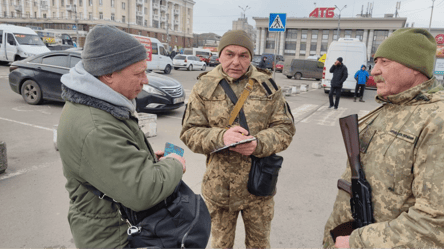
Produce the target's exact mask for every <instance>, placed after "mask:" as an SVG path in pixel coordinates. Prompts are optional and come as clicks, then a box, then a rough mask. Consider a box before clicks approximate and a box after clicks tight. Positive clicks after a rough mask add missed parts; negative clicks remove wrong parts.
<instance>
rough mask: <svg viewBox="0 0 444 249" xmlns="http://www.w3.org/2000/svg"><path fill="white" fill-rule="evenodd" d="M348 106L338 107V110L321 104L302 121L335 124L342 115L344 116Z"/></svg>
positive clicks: (326, 124)
mask: <svg viewBox="0 0 444 249" xmlns="http://www.w3.org/2000/svg"><path fill="white" fill-rule="evenodd" d="M346 110H347V108H338V109H337V110H335V109H332V108H328V107H327V106H326V105H324V106H321V108H319V109H318V110H316V112H314V113H313V114H311V115H310V116H308V117H307V118H305V119H304V120H302V121H301V122H302V123H316V124H318V125H324V126H335V124H336V123H338V120H339V118H340V117H342V116H344V112H345V111H346Z"/></svg>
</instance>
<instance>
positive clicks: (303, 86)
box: [301, 84, 308, 92]
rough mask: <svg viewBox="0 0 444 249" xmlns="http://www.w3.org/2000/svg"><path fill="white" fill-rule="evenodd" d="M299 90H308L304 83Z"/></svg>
mask: <svg viewBox="0 0 444 249" xmlns="http://www.w3.org/2000/svg"><path fill="white" fill-rule="evenodd" d="M301 92H308V87H307V85H305V84H302V85H301Z"/></svg>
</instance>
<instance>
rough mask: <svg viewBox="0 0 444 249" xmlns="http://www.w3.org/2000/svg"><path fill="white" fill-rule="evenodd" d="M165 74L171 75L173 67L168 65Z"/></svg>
mask: <svg viewBox="0 0 444 249" xmlns="http://www.w3.org/2000/svg"><path fill="white" fill-rule="evenodd" d="M163 72H164V73H165V74H170V73H171V66H170V65H167V66H166V67H165V70H163Z"/></svg>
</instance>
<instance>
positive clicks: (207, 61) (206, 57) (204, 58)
mask: <svg viewBox="0 0 444 249" xmlns="http://www.w3.org/2000/svg"><path fill="white" fill-rule="evenodd" d="M197 57H199V59H200V61H203V62H205V64H207V65H209V64H210V56H209V55H198V56H197Z"/></svg>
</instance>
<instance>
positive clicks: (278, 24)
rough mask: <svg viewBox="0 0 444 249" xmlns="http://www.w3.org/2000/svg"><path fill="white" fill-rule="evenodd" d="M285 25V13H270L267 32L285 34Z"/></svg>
mask: <svg viewBox="0 0 444 249" xmlns="http://www.w3.org/2000/svg"><path fill="white" fill-rule="evenodd" d="M286 23H287V14H286V13H270V18H269V21H268V31H275V32H285V24H286Z"/></svg>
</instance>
